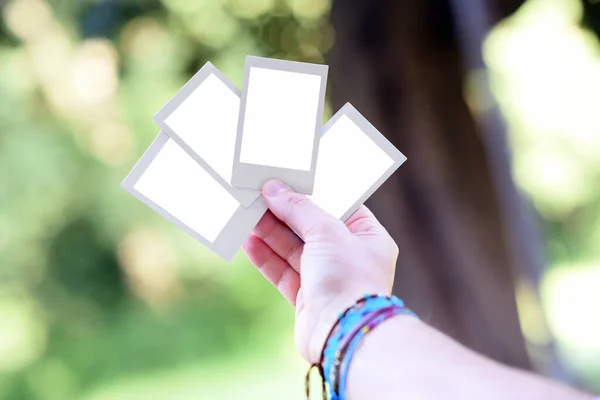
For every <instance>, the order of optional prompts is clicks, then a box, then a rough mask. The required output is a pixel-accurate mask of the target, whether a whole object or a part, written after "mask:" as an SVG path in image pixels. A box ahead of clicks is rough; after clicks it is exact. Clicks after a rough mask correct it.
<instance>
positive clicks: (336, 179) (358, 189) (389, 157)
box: [308, 103, 406, 221]
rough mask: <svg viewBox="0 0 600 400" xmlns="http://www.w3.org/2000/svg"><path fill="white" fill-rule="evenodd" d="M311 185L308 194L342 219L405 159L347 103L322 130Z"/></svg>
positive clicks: (361, 202) (350, 213)
mask: <svg viewBox="0 0 600 400" xmlns="http://www.w3.org/2000/svg"><path fill="white" fill-rule="evenodd" d="M322 132H323V133H322V137H321V147H320V149H319V155H318V159H317V173H316V176H315V188H314V192H313V194H312V195H311V196H308V197H309V198H310V199H311V200H312V201H313V202H314V203H315V204H316V205H318V206H319V207H320V208H322V209H323V210H325V211H326V212H328V213H329V214H331V215H332V216H334V217H335V218H339V219H341V220H342V221H346V220H347V219H348V218H350V216H351V215H352V214H354V212H355V211H356V210H357V209H358V208H359V207H360V206H361V205H362V204H363V203H364V202H365V201H366V200H367V199H368V198H369V197H371V195H372V194H373V193H374V192H375V191H376V190H377V189H378V188H379V187H380V186H381V185H382V184H383V183H384V182H385V181H386V180H387V179H388V178H389V177H390V176H391V175H392V174H393V173H394V171H396V170H397V169H398V168H399V167H400V165H402V164H403V163H404V161H406V157H405V156H404V154H402V153H401V152H400V151H399V150H398V149H397V148H396V147H394V145H393V144H392V143H390V142H389V141H388V140H387V139H386V138H385V137H384V136H383V135H382V134H381V133H380V132H379V131H378V130H377V128H375V127H374V126H373V125H371V123H370V122H369V121H368V120H367V119H366V118H365V117H363V116H362V115H361V114H360V113H359V112H358V111H357V110H356V108H354V107H353V106H352V105H351V104H350V103H346V104H345V105H344V106H343V107H342V108H341V109H340V110H339V111H338V112H337V113H336V114H335V115H334V116H333V117H332V118H331V119H330V120H329V121H328V122H327V124H325V126H324V127H323V130H322Z"/></svg>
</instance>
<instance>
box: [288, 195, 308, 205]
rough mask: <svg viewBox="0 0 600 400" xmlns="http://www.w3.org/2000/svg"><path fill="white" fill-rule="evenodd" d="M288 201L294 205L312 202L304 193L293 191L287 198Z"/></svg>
mask: <svg viewBox="0 0 600 400" xmlns="http://www.w3.org/2000/svg"><path fill="white" fill-rule="evenodd" d="M286 201H287V203H288V204H289V205H291V206H293V207H298V206H300V207H303V206H305V205H306V204H310V200H309V199H308V198H307V197H306V196H305V195H303V194H300V193H292V194H290V195H289V196H288V198H287V199H286Z"/></svg>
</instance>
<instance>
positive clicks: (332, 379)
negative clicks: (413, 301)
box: [306, 295, 416, 400]
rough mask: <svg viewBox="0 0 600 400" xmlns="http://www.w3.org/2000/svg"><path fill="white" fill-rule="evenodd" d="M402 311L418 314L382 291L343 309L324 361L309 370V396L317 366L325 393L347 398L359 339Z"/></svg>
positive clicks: (334, 398)
mask: <svg viewBox="0 0 600 400" xmlns="http://www.w3.org/2000/svg"><path fill="white" fill-rule="evenodd" d="M398 314H410V315H412V316H415V317H416V315H415V314H414V313H413V312H412V311H410V310H409V309H407V308H405V307H404V302H403V301H402V300H400V299H399V298H397V297H395V296H391V297H384V296H378V295H365V296H363V297H362V298H361V299H359V300H358V301H357V302H356V303H355V304H354V305H353V306H351V307H349V308H348V309H346V310H345V311H344V312H343V313H341V314H340V315H339V316H338V321H337V323H336V324H335V325H334V326H333V327H332V328H331V331H330V333H329V335H328V339H327V341H326V343H325V346H324V348H323V351H322V353H321V360H320V363H319V364H315V365H312V366H311V367H310V369H309V371H308V373H307V378H306V394H307V397H308V396H309V395H310V389H309V378H310V377H309V375H310V372H311V371H312V369H313V368H315V367H316V368H318V370H319V373H320V375H321V377H322V379H323V387H322V389H323V397H324V398H327V399H331V400H344V398H345V386H346V376H347V372H348V366H349V364H350V361H351V360H352V356H353V354H354V351H355V350H356V347H357V346H358V343H359V342H360V340H361V339H362V337H364V336H365V335H366V334H367V333H368V332H369V331H371V330H373V329H374V328H375V327H376V326H377V325H379V324H380V323H382V322H383V321H385V320H387V319H388V318H391V317H393V316H395V315H398ZM338 393H339V394H338Z"/></svg>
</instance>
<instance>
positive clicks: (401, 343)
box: [244, 181, 592, 400]
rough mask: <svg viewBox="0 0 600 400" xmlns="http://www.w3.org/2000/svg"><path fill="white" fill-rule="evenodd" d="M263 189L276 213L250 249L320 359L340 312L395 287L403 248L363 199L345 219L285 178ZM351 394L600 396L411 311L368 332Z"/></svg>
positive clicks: (530, 399) (309, 357) (582, 399)
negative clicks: (457, 337)
mask: <svg viewBox="0 0 600 400" xmlns="http://www.w3.org/2000/svg"><path fill="white" fill-rule="evenodd" d="M263 195H264V198H265V200H266V201H267V203H268V205H269V208H270V212H267V214H265V216H264V217H263V218H262V219H261V221H260V222H259V223H258V225H257V226H256V228H255V230H254V232H253V234H252V235H251V236H250V238H249V239H248V241H247V242H246V243H245V245H244V251H245V252H246V254H247V255H248V257H249V258H250V260H251V261H252V263H253V264H254V265H256V267H257V268H258V269H259V270H260V271H261V273H262V274H263V275H264V276H265V277H266V278H267V279H268V280H269V281H271V282H272V283H273V284H274V285H275V286H276V287H277V288H278V289H279V291H280V292H281V293H282V295H283V296H284V297H285V298H286V299H287V300H288V301H289V302H290V303H292V305H294V306H295V307H296V326H295V335H296V343H297V345H298V348H299V350H300V353H301V354H302V356H303V357H304V358H305V359H306V361H308V362H310V363H315V362H318V360H319V359H320V354H321V351H322V349H323V345H324V343H325V341H326V339H327V335H328V332H329V331H330V329H331V327H332V326H333V325H334V324H335V323H336V321H337V318H338V315H339V313H340V312H342V311H343V310H344V309H346V308H347V307H348V306H351V305H352V304H353V303H354V302H355V301H356V300H357V299H358V298H360V297H361V296H362V295H364V294H366V293H368V294H379V295H389V294H390V293H391V289H392V282H393V278H394V269H395V264H396V258H397V255H398V248H397V246H396V244H395V243H394V241H393V240H392V239H391V237H390V236H389V234H388V233H387V231H386V230H385V229H384V228H383V226H382V225H381V224H380V223H379V222H378V221H377V219H376V218H375V217H374V216H373V214H372V213H371V212H370V211H369V210H368V209H367V208H366V207H364V206H363V207H361V208H360V209H359V210H358V211H357V212H356V213H355V214H354V215H353V216H352V217H350V218H349V219H348V221H346V222H345V223H342V222H341V221H339V220H337V219H335V218H333V217H331V216H329V215H328V214H326V213H325V212H324V211H322V210H321V209H319V208H318V207H317V206H315V205H314V204H313V203H311V202H310V200H308V199H307V198H306V197H305V196H303V195H300V194H297V193H294V192H292V191H291V190H290V189H289V188H287V187H286V186H284V185H283V184H281V183H280V182H276V181H270V182H268V183H267V184H266V185H265V187H264V189H263ZM290 226H291V227H292V228H293V229H294V231H295V232H297V233H298V234H299V235H300V236H301V237H302V239H300V238H299V237H298V236H297V235H296V234H295V233H294V232H293V231H292V230H291V229H290V228H289V227H290ZM347 393H348V397H349V399H350V400H366V399H381V400H387V399H398V398H411V399H412V398H414V399H432V400H438V399H444V400H453V399H457V400H458V399H461V400H463V399H486V400H488V399H489V400H494V399H498V400H500V399H503V400H504V399H523V400H525V399H527V400H537V399H539V400H591V399H592V396H588V395H585V394H582V393H579V392H577V391H575V390H573V389H570V388H567V387H565V386H562V385H560V384H557V383H554V382H551V381H548V380H545V379H542V378H540V377H536V376H535V375H533V374H529V373H526V372H522V371H518V370H516V369H512V368H508V367H506V366H503V365H500V364H498V363H496V362H493V361H491V360H488V359H486V358H484V357H482V356H480V355H478V354H476V353H474V352H472V351H470V350H468V349H466V348H464V347H463V346H461V345H459V344H458V343H456V342H454V341H453V340H451V339H450V338H448V337H446V336H445V335H443V334H441V333H440V332H438V331H436V330H435V329H433V328H431V327H429V326H427V325H426V324H424V323H423V322H421V321H419V320H417V319H415V318H413V317H410V316H396V317H394V318H392V319H390V320H389V321H386V322H384V323H383V324H381V325H380V326H378V327H376V328H375V329H374V330H373V332H371V333H369V334H368V335H366V336H365V337H364V338H363V340H362V341H361V343H360V345H359V348H358V349H357V352H356V354H355V356H354V358H353V359H352V363H351V364H350V369H349V375H348V386H347Z"/></svg>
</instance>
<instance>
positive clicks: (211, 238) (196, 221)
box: [121, 132, 267, 261]
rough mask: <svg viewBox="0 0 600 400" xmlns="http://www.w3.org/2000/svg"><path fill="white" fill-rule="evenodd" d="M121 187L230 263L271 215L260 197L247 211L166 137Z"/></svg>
mask: <svg viewBox="0 0 600 400" xmlns="http://www.w3.org/2000/svg"><path fill="white" fill-rule="evenodd" d="M121 186H122V187H123V188H124V189H125V190H127V191H128V192H130V193H131V194H133V195H134V196H135V197H136V198H137V199H139V200H140V201H142V202H143V203H145V204H146V205H147V206H149V207H150V208H151V209H153V210H154V211H156V212H157V213H158V214H160V215H161V216H163V217H164V218H166V219H167V220H169V221H171V222H172V223H174V224H175V225H177V226H178V227H179V228H181V229H182V230H184V231H185V232H187V233H188V234H190V235H191V236H193V237H194V238H196V239H197V240H198V241H199V242H201V243H202V244H204V245H205V246H206V247H208V248H209V249H210V250H212V251H213V252H215V253H216V254H218V255H219V256H221V257H222V258H224V259H225V260H227V261H231V259H233V257H234V256H235V255H236V253H237V252H238V250H239V249H240V248H241V246H242V244H243V243H244V241H245V240H246V238H247V237H248V235H249V234H250V232H251V231H252V229H254V227H255V226H256V224H257V223H258V221H259V220H260V218H261V217H262V216H263V214H264V213H265V212H266V210H267V206H266V204H265V202H264V200H263V198H262V197H260V198H259V199H257V200H256V201H255V202H253V203H252V205H251V206H250V207H248V208H246V207H243V206H242V205H241V204H240V203H239V201H238V200H236V199H235V198H234V197H233V195H232V194H231V193H230V192H229V191H228V190H227V189H226V188H224V187H223V186H222V185H221V183H220V182H219V181H218V180H216V179H215V177H214V175H213V174H212V173H210V172H209V171H207V170H206V169H204V167H203V166H202V165H200V164H199V163H197V162H196V161H195V160H194V158H192V156H190V155H189V154H188V153H187V152H186V151H185V150H184V149H183V148H181V147H180V146H179V145H178V143H176V142H175V141H174V140H173V139H172V138H170V137H169V135H167V134H166V133H165V132H161V133H160V134H159V135H158V136H157V138H156V139H155V140H154V141H153V142H152V144H151V145H150V147H149V148H148V150H146V152H145V153H144V155H143V156H142V158H141V159H140V160H139V161H138V162H137V164H136V165H135V166H134V168H133V169H132V170H131V172H130V173H129V175H128V176H127V177H126V178H125V180H124V181H123V183H122V184H121Z"/></svg>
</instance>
